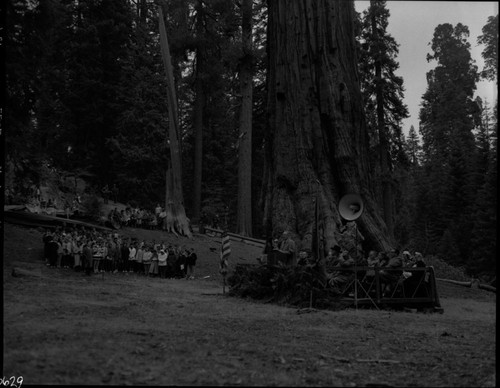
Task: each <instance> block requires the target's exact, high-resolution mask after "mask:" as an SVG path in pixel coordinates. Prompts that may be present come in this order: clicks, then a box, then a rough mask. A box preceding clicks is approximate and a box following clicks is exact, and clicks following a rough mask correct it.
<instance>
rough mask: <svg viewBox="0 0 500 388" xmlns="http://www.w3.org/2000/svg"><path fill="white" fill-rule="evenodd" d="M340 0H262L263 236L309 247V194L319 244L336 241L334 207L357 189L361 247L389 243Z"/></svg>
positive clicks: (350, 14) (348, 5) (348, 23)
mask: <svg viewBox="0 0 500 388" xmlns="http://www.w3.org/2000/svg"><path fill="white" fill-rule="evenodd" d="M353 22H354V5H353V3H352V2H347V1H328V0H304V1H286V0H273V1H271V2H269V23H268V50H269V51H268V55H269V69H268V74H269V75H268V77H269V78H268V90H269V96H268V97H269V134H268V139H267V141H266V144H267V147H268V149H267V152H266V157H267V160H266V164H267V172H266V179H267V184H266V186H265V203H264V207H265V208H264V214H265V220H264V221H265V223H266V227H267V228H266V229H267V232H268V234H270V233H273V234H277V233H280V232H281V231H283V230H285V229H289V230H290V231H292V232H293V233H294V234H295V239H296V241H297V242H299V245H301V246H304V247H310V246H311V237H312V231H313V226H314V213H315V212H314V209H315V203H314V199H315V198H316V197H317V198H318V211H319V216H320V221H321V222H322V225H323V228H322V232H321V233H322V236H320V237H322V238H323V241H324V244H323V246H324V247H325V248H328V247H331V246H332V245H333V244H335V243H337V242H338V240H339V238H340V235H339V230H340V228H341V226H342V220H341V217H340V215H339V212H338V207H337V204H338V202H339V200H340V198H341V197H342V196H343V195H344V194H347V193H351V192H354V193H359V194H360V195H361V196H362V198H363V200H364V203H365V211H364V213H363V215H362V216H361V217H360V218H359V219H358V220H357V225H358V228H359V231H360V233H361V234H362V236H363V238H364V243H365V246H364V248H365V249H371V248H373V249H384V250H385V249H388V248H389V247H390V245H391V241H390V239H389V237H388V236H387V234H386V230H385V229H386V227H385V224H384V221H383V220H382V218H381V216H380V214H379V210H378V209H377V207H376V204H375V201H374V199H373V198H374V196H373V190H372V186H371V182H370V179H371V177H370V171H369V161H368V139H367V131H366V124H365V118H364V113H363V104H362V101H361V93H360V87H359V80H358V75H357V59H356V53H355V46H354V44H355V40H354V31H353Z"/></svg>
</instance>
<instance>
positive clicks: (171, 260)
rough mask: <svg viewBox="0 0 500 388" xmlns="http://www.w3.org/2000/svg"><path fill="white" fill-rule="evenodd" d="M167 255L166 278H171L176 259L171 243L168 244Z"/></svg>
mask: <svg viewBox="0 0 500 388" xmlns="http://www.w3.org/2000/svg"><path fill="white" fill-rule="evenodd" d="M167 251H168V257H167V275H166V276H167V277H168V278H173V277H174V276H175V261H176V259H177V258H176V256H175V250H174V248H173V247H172V245H169V246H168V249H167Z"/></svg>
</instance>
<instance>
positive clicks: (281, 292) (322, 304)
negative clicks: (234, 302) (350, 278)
mask: <svg viewBox="0 0 500 388" xmlns="http://www.w3.org/2000/svg"><path fill="white" fill-rule="evenodd" d="M228 284H229V287H230V288H229V295H231V296H239V297H243V298H246V297H249V298H252V299H257V300H266V301H267V302H273V303H278V304H285V305H292V306H297V307H309V306H310V304H311V302H312V306H313V307H315V308H324V309H335V310H337V309H340V308H344V307H345V305H342V303H341V302H340V300H339V295H338V294H337V293H336V292H335V290H334V289H332V288H331V287H327V282H326V277H325V273H324V271H323V269H322V267H320V266H319V265H315V264H311V265H305V266H296V267H286V266H284V265H276V266H272V265H262V266H255V265H237V266H236V268H235V271H234V272H233V274H232V275H231V276H229V277H228Z"/></svg>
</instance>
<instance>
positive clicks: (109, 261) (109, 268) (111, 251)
mask: <svg viewBox="0 0 500 388" xmlns="http://www.w3.org/2000/svg"><path fill="white" fill-rule="evenodd" d="M115 250H116V244H115V243H114V241H113V240H112V239H111V238H109V240H108V252H107V255H106V260H105V266H104V271H106V272H113V260H114V258H115V254H116V253H115Z"/></svg>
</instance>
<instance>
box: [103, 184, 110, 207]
mask: <svg viewBox="0 0 500 388" xmlns="http://www.w3.org/2000/svg"><path fill="white" fill-rule="evenodd" d="M109 193H110V191H109V186H108V185H107V184H106V185H105V186H104V187H103V189H102V197H103V198H104V203H105V204H107V203H108V200H109Z"/></svg>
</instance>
